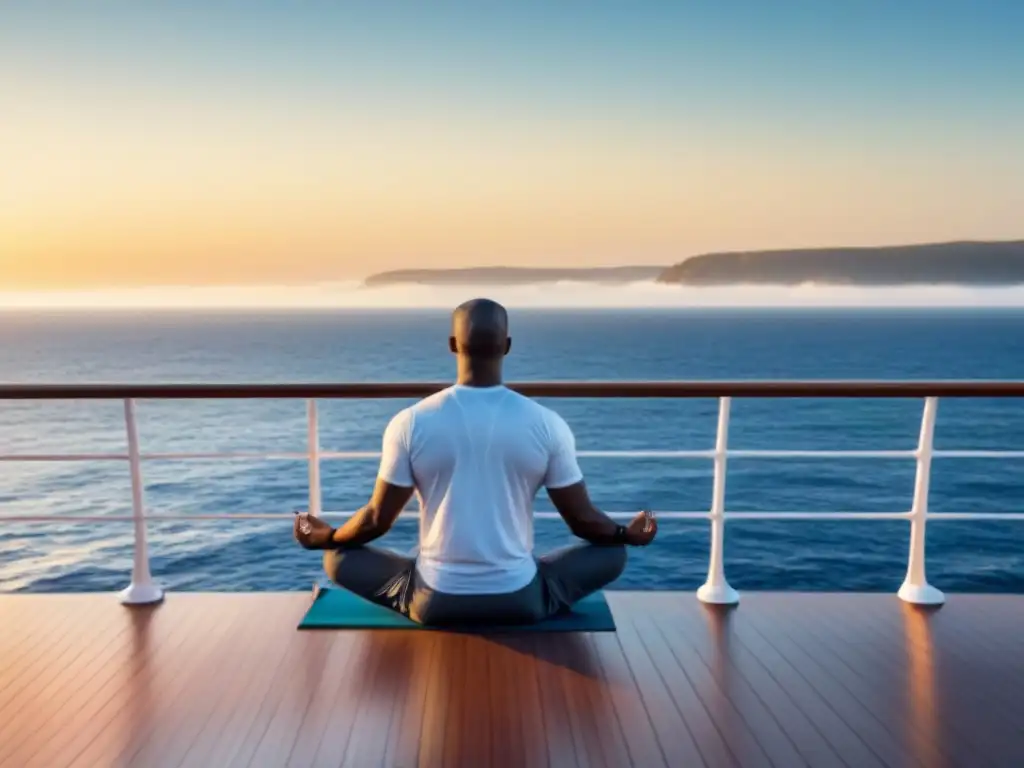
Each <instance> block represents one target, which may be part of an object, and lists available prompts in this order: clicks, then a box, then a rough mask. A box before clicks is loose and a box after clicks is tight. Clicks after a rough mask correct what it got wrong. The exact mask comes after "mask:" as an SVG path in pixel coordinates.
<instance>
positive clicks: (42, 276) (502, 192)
mask: <svg viewBox="0 0 1024 768" xmlns="http://www.w3.org/2000/svg"><path fill="white" fill-rule="evenodd" d="M214 5H215V4H207V3H194V2H184V1H182V2H176V3H170V2H148V3H131V2H113V1H111V2H106V3H102V4H99V3H96V4H92V3H71V2H65V3H57V2H55V3H3V4H0V291H6V292H12V291H32V292H38V291H47V290H54V289H60V290H65V291H67V290H75V291H78V290H92V289H97V290H98V289H108V288H116V287H119V286H216V285H232V286H237V285H246V284H258V285H261V286H268V285H269V286H275V285H300V284H302V285H308V284H311V283H318V282H324V281H345V280H353V279H357V278H361V277H363V276H365V275H367V274H370V273H374V272H378V271H381V270H387V269H397V268H408V267H461V266H473V265H498V264H506V265H552V264H558V265H580V266H583V265H605V264H631V263H636V264H640V263H643V264H649V263H665V264H669V263H673V262H676V261H679V260H681V259H683V258H685V257H687V256H690V255H693V254H696V253H702V252H708V251H719V250H732V249H760V248H788V247H802V246H829V245H874V244H896V243H910V242H932V241H942V240H953V239H1016V238H1021V237H1024V138H1022V137H1024V86H1022V83H1024V45H1022V44H1021V42H1020V41H1021V40H1022V39H1024V3H1021V2H1019V0H1005V1H1004V2H994V1H986V0H975V1H974V2H969V1H968V0H964V1H963V2H943V1H940V0H932V2H919V1H918V0H901V1H900V2H898V3H896V2H882V1H881V0H856V1H855V0H835V2H829V3H823V2H818V1H815V0H806V1H805V2H771V3H767V2H762V1H761V0H734V1H733V2H729V3H720V2H678V3H664V4H656V3H642V2H629V3H627V2H620V3H613V2H593V3H583V2H577V1H576V0H566V2H562V3H536V2H526V1H524V2H518V3H504V4H497V3H493V4H488V6H487V7H486V8H484V7H483V4H468V3H465V4H456V3H445V2H437V3H420V4H412V3H409V4H399V3H369V2H366V3H361V2H352V3H337V4H327V3H312V2H310V3H284V2H281V3H276V4H271V3H266V2H247V3H242V2H225V3H218V4H216V7H214Z"/></svg>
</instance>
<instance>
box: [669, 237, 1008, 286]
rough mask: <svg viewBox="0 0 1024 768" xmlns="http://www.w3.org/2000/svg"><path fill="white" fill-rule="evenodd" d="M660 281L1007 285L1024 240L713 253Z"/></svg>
mask: <svg viewBox="0 0 1024 768" xmlns="http://www.w3.org/2000/svg"><path fill="white" fill-rule="evenodd" d="M658 282H660V283H679V284H686V285H726V284H737V283H758V284H762V285H769V284H775V285H795V284H799V283H831V284H837V285H866V286H869V285H870V286H882V285H925V284H933V285H934V284H943V283H945V284H957V285H1008V284H1015V283H1024V240H1017V241H1012V242H958V243H938V244H934V245H905V246H888V247H883V248H808V249H802V250H792V251H747V252H736V253H709V254H706V255H703V256H694V257H692V258H689V259H687V260H686V261H683V262H681V263H679V264H676V265H675V266H673V267H669V268H668V269H666V270H665V271H664V272H662V273H661V274H660V275H659V276H658Z"/></svg>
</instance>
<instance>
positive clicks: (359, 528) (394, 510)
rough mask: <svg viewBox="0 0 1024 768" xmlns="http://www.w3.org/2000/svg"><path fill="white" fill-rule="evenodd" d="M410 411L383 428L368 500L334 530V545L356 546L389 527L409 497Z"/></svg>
mask: <svg viewBox="0 0 1024 768" xmlns="http://www.w3.org/2000/svg"><path fill="white" fill-rule="evenodd" d="M411 442H412V412H411V411H409V410H408V409H406V410H404V411H402V412H401V413H399V414H398V415H397V416H395V417H394V418H393V419H392V420H391V423H389V424H388V427H387V429H385V430H384V441H383V445H382V450H381V457H380V469H379V470H378V472H377V482H376V484H375V485H374V488H373V497H372V498H371V499H370V503H369V504H367V505H366V506H365V507H363V508H362V509H360V510H359V511H358V512H356V514H354V515H353V516H352V517H351V518H349V520H348V522H346V523H345V524H344V525H343V526H341V527H340V528H338V529H337V530H335V531H334V534H333V535H332V536H331V543H332V544H333V545H334V546H337V547H358V546H360V545H362V544H368V543H369V542H371V541H373V540H374V539H378V538H380V537H381V536H383V535H384V534H385V533H387V532H388V531H389V530H391V526H392V525H394V524H395V520H396V519H397V518H398V516H399V514H401V512H402V510H403V509H404V508H405V505H406V504H408V503H409V499H411V498H412V494H413V490H414V486H415V483H414V482H413V475H412V457H411V448H410V446H411Z"/></svg>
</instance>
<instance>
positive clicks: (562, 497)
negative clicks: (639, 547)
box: [548, 480, 628, 544]
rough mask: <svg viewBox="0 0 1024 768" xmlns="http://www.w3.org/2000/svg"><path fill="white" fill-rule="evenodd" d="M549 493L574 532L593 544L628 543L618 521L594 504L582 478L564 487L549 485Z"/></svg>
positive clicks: (559, 512) (552, 501)
mask: <svg viewBox="0 0 1024 768" xmlns="http://www.w3.org/2000/svg"><path fill="white" fill-rule="evenodd" d="M548 497H549V498H550V499H551V503H552V504H554V505H555V509H557V510H558V514H560V515H561V516H562V519H563V520H565V523H566V525H568V526H569V530H570V531H572V533H573V535H574V536H579V537H580V538H581V539H583V540H584V541H589V542H590V543H591V544H626V543H628V542H627V541H626V538H625V531H621V532H620V531H619V524H618V523H616V522H615V521H614V520H612V519H611V518H610V517H608V515H606V514H605V513H604V512H602V511H601V510H599V509H598V508H597V507H595V506H594V504H593V502H592V501H591V500H590V494H589V493H588V492H587V484H586V483H585V482H583V481H582V480H580V481H579V482H578V483H574V484H573V485H570V486H567V487H565V488H548Z"/></svg>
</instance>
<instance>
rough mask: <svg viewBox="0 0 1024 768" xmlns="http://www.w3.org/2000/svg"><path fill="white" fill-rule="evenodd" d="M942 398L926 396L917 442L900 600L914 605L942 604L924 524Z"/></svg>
mask: <svg viewBox="0 0 1024 768" xmlns="http://www.w3.org/2000/svg"><path fill="white" fill-rule="evenodd" d="M938 408H939V398H937V397H926V398H925V401H924V414H923V415H922V416H921V439H920V440H919V441H918V444H917V476H916V478H915V480H914V506H913V507H912V508H911V510H910V555H909V557H908V559H907V577H906V578H905V579H904V580H903V586H901V587H900V591H899V593H898V594H899V596H900V599H902V600H904V601H906V602H908V603H914V604H915V605H942V603H944V602H945V601H946V597H945V595H943V594H942V592H941V591H939V590H938V589H936V588H935V587H933V586H932V585H931V584H929V583H928V579H927V578H926V576H925V562H924V550H925V540H924V532H925V523H926V522H927V520H928V489H929V485H930V483H931V469H932V450H933V444H934V439H935V416H936V414H937V413H938Z"/></svg>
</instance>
